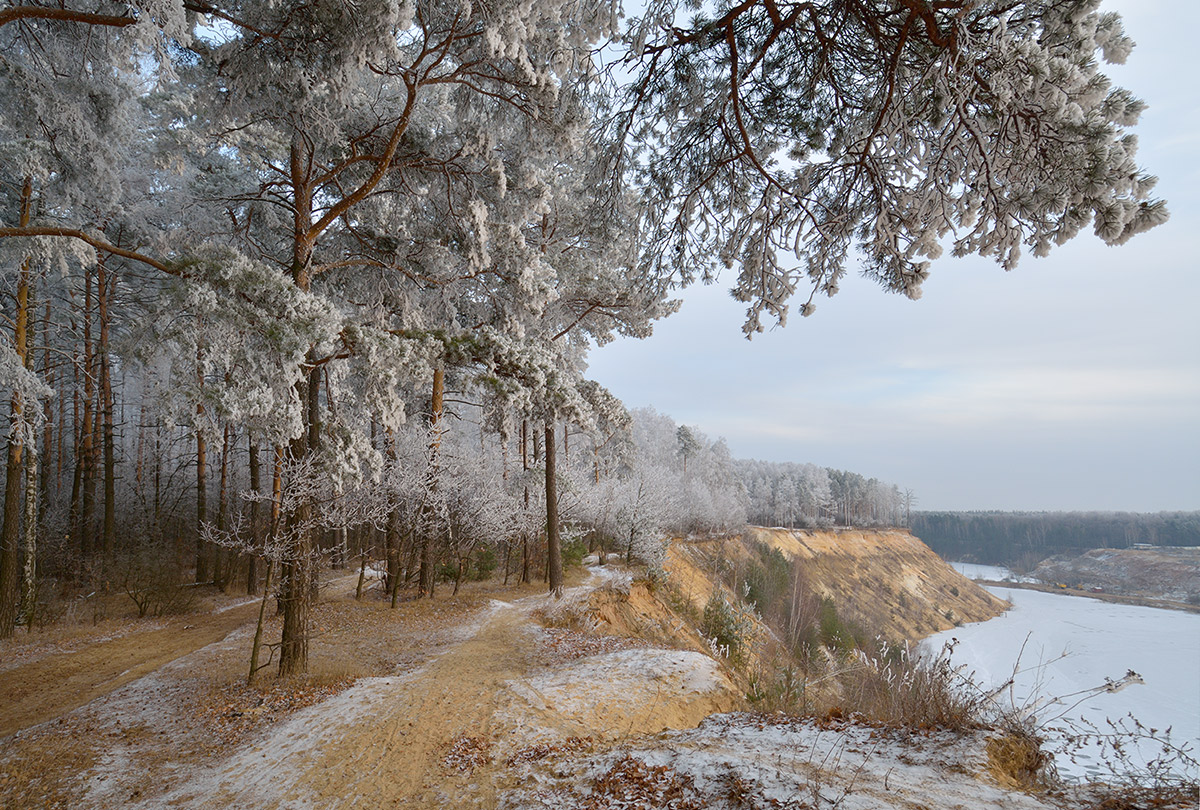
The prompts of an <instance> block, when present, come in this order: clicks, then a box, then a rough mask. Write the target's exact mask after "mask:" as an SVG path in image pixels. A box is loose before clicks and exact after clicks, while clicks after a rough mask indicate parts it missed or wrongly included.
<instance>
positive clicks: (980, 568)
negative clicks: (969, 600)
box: [950, 562, 1037, 582]
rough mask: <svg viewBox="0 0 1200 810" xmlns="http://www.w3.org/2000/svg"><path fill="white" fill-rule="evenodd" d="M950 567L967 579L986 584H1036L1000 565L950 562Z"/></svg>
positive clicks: (1030, 579) (1028, 578)
mask: <svg viewBox="0 0 1200 810" xmlns="http://www.w3.org/2000/svg"><path fill="white" fill-rule="evenodd" d="M950 565H951V566H952V567H953V568H954V570H955V571H957V572H958V573H960V574H962V575H963V576H964V577H966V578H967V579H984V580H987V581H988V582H1037V580H1036V579H1033V578H1032V577H1023V576H1021V575H1020V574H1014V573H1013V572H1012V571H1009V570H1008V569H1007V568H1005V567H1004V566H1002V565H976V564H975V563H965V562H952V563H950Z"/></svg>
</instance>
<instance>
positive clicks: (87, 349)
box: [75, 270, 96, 554]
mask: <svg viewBox="0 0 1200 810" xmlns="http://www.w3.org/2000/svg"><path fill="white" fill-rule="evenodd" d="M83 289H84V299H83V368H82V376H83V396H82V400H83V403H82V404H83V416H82V420H81V422H80V434H79V445H78V451H77V452H76V454H75V476H76V478H77V479H78V486H79V496H80V501H79V503H80V506H79V512H78V524H77V526H76V531H77V532H78V534H79V545H80V548H81V549H82V550H83V553H84V554H91V553H92V552H93V551H95V544H94V543H93V542H92V540H93V538H92V516H93V514H94V513H95V501H96V485H95V471H94V468H93V466H92V463H93V461H94V455H93V452H92V450H93V445H94V442H95V438H94V435H93V433H92V428H93V426H94V422H95V418H94V416H93V414H92V410H93V404H94V402H95V397H96V393H95V385H94V384H93V381H94V379H95V378H94V377H93V376H92V365H93V362H94V361H93V356H92V274H91V271H90V270H89V271H85V273H84V285H83Z"/></svg>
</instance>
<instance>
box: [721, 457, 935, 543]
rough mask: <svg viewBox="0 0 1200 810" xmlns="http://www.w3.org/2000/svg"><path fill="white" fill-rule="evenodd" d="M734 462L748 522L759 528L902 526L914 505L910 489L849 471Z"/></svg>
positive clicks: (810, 466) (790, 464)
mask: <svg viewBox="0 0 1200 810" xmlns="http://www.w3.org/2000/svg"><path fill="white" fill-rule="evenodd" d="M735 464H736V466H735V469H736V470H737V472H738V475H739V476H740V477H741V480H742V485H743V486H744V487H745V488H746V494H747V497H748V499H749V501H748V506H747V508H746V509H747V514H748V516H749V519H750V522H751V523H753V524H757V525H760V526H787V527H789V528H816V527H822V526H834V525H838V526H903V525H907V522H908V521H907V516H908V514H909V512H910V511H911V506H912V504H913V503H914V501H915V498H914V496H913V494H912V492H911V491H910V490H905V491H902V490H901V489H900V487H898V486H896V485H895V484H889V483H886V482H884V481H880V480H879V479H877V478H865V477H863V476H862V475H860V474H858V473H856V472H850V471H848V470H835V469H833V468H829V467H819V466H817V465H816V464H794V463H791V462H773V461H758V460H757V459H739V460H738V461H737V462H735Z"/></svg>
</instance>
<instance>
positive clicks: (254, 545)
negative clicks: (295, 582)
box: [246, 439, 262, 596]
mask: <svg viewBox="0 0 1200 810" xmlns="http://www.w3.org/2000/svg"><path fill="white" fill-rule="evenodd" d="M261 473H262V469H261V467H260V465H259V458H258V442H256V441H254V440H253V439H251V440H250V492H251V493H253V494H252V496H251V499H250V554H248V555H247V557H248V561H247V563H246V594H247V595H248V596H254V595H255V594H257V593H258V553H259V550H258V547H259V542H258V537H259V532H260V530H261V527H260V526H259V522H260V512H261V507H260V504H259V502H258V493H259V487H260V486H261V484H262V479H261Z"/></svg>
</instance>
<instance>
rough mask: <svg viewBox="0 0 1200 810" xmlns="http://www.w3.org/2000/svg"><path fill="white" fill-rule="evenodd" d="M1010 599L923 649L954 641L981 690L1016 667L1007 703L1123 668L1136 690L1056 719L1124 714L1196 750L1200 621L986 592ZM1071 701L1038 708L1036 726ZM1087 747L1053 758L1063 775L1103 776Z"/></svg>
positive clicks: (1012, 591)
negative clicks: (1003, 608)
mask: <svg viewBox="0 0 1200 810" xmlns="http://www.w3.org/2000/svg"><path fill="white" fill-rule="evenodd" d="M988 590H989V591H991V592H992V593H994V594H995V595H997V596H999V597H1001V598H1002V599H1007V600H1008V601H1010V602H1012V604H1013V608H1012V609H1011V610H1009V611H1008V612H1007V613H1005V614H1004V615H1003V616H999V617H997V618H995V619H992V620H990V621H986V622H979V623H977V624H971V625H966V626H963V627H956V628H954V629H952V630H947V631H945V632H944V633H939V634H937V635H935V636H932V637H930V638H929V639H927V641H926V644H927V645H928V646H929V647H930V648H931V649H938V648H940V647H941V646H942V645H943V644H944V643H945V642H946V641H947V640H949V639H950V638H956V639H958V646H957V648H956V649H955V652H954V660H955V662H956V663H959V664H962V665H964V666H965V668H966V669H967V670H968V671H974V673H975V680H976V681H977V682H979V683H980V684H981V685H985V686H994V685H999V684H1002V683H1004V682H1005V681H1006V680H1007V679H1008V678H1009V677H1010V676H1012V674H1013V668H1014V664H1016V663H1017V662H1018V659H1019V668H1020V670H1021V671H1020V673H1019V674H1018V676H1017V678H1016V679H1015V686H1014V689H1013V697H1014V698H1015V699H1016V701H1017V702H1018V703H1019V704H1021V705H1025V704H1027V703H1028V701H1030V700H1033V699H1035V696H1039V695H1040V696H1042V697H1044V698H1053V697H1063V696H1066V695H1072V694H1079V693H1082V692H1084V691H1085V690H1089V689H1092V688H1094V687H1097V686H1102V685H1103V684H1104V683H1105V679H1106V678H1110V679H1112V680H1114V681H1115V680H1118V679H1120V678H1121V677H1123V676H1124V675H1125V673H1126V671H1128V670H1133V671H1134V672H1137V673H1138V674H1139V675H1141V677H1142V678H1143V679H1144V680H1145V683H1144V684H1135V685H1132V686H1130V687H1128V688H1126V689H1124V690H1122V691H1120V692H1117V693H1114V694H1107V693H1106V694H1100V695H1097V696H1095V697H1093V698H1091V699H1089V700H1087V701H1086V702H1085V703H1083V704H1082V705H1080V706H1078V707H1075V708H1074V709H1071V710H1070V711H1069V712H1068V714H1067V715H1066V718H1064V719H1078V718H1081V717H1082V718H1086V719H1087V720H1089V721H1091V722H1093V723H1095V724H1097V725H1099V726H1101V727H1104V726H1105V723H1104V720H1105V718H1106V717H1107V718H1111V719H1113V720H1117V719H1119V718H1122V717H1125V716H1126V715H1130V714H1132V715H1133V716H1134V717H1135V718H1137V719H1138V720H1139V721H1140V722H1141V723H1142V724H1144V725H1146V726H1150V727H1154V728H1157V729H1165V728H1166V727H1167V726H1171V727H1172V741H1173V742H1175V743H1176V744H1178V743H1182V742H1187V743H1190V745H1191V746H1192V748H1193V750H1192V755H1193V756H1195V755H1196V753H1197V749H1200V615H1198V614H1194V613H1183V612H1180V611H1174V610H1162V609H1158V608H1148V607H1136V606H1130V605H1118V604H1112V603H1108V602H1101V601H1098V600H1095V599H1088V598H1084V597H1077V596H1066V595H1062V594H1053V593H1041V592H1038V591H1028V590H1019V589H1016V588H1005V587H1003V586H996V587H989V588H988ZM1073 702H1075V699H1071V698H1067V699H1065V700H1064V703H1061V704H1053V705H1045V706H1043V707H1042V708H1041V710H1040V711H1038V712H1037V717H1038V718H1039V720H1041V721H1043V722H1045V721H1048V720H1051V719H1053V718H1054V717H1055V716H1056V715H1059V714H1061V713H1062V712H1063V711H1065V710H1067V709H1068V707H1069V706H1070V704H1071V703H1073ZM1096 753H1097V752H1096V750H1095V749H1094V748H1093V749H1091V750H1089V751H1086V752H1085V753H1084V757H1082V758H1081V759H1080V762H1078V763H1071V762H1069V761H1064V760H1063V758H1062V757H1059V758H1058V760H1057V764H1058V768H1059V772H1060V773H1062V774H1063V775H1067V776H1083V775H1088V774H1090V775H1093V776H1105V775H1106V774H1105V773H1104V772H1103V770H1102V768H1101V766H1100V764H1099V762H1098V761H1097V758H1096Z"/></svg>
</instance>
